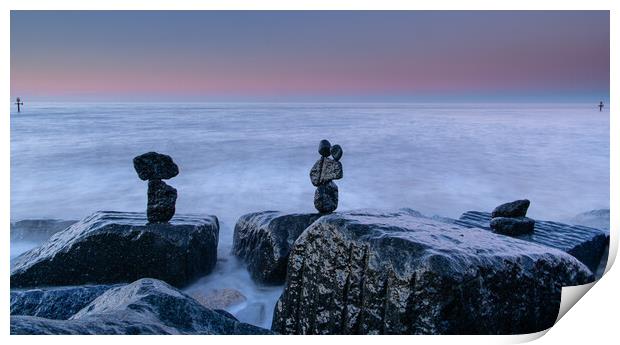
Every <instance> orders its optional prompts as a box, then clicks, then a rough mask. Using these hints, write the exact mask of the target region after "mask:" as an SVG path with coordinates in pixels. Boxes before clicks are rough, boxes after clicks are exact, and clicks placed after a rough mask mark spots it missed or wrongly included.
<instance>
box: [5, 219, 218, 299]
mask: <svg viewBox="0 0 620 345" xmlns="http://www.w3.org/2000/svg"><path fill="white" fill-rule="evenodd" d="M145 221H146V219H145V218H144V214H143V213H137V212H110V211H106V212H96V213H94V214H92V215H90V216H88V217H86V218H84V219H83V220H81V221H79V222H78V223H75V224H74V225H72V226H70V227H69V228H67V229H65V230H63V231H60V232H58V233H56V234H55V235H53V236H52V237H51V238H50V239H49V240H47V241H46V242H44V243H43V244H42V245H41V246H40V247H37V248H34V249H32V250H29V251H27V252H25V253H23V254H22V255H20V256H18V257H17V258H15V259H13V261H12V262H11V288H25V287H37V286H60V285H79V284H113V283H130V282H132V281H134V280H136V279H139V278H156V279H161V280H164V281H166V282H167V283H169V284H172V285H174V286H184V285H186V284H188V283H190V282H192V281H193V280H195V279H197V278H199V277H202V276H205V275H207V274H208V273H210V272H211V271H212V270H213V268H214V267H215V263H216V260H217V242H218V238H219V222H218V219H217V218H216V217H215V216H204V217H198V216H177V217H176V218H175V220H174V221H173V222H171V223H165V224H145Z"/></svg>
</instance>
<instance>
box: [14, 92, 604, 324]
mask: <svg viewBox="0 0 620 345" xmlns="http://www.w3.org/2000/svg"><path fill="white" fill-rule="evenodd" d="M321 139H328V140H330V141H331V142H332V144H340V145H341V146H342V147H343V150H344V155H343V158H342V159H341V161H342V164H343V168H344V178H343V179H342V180H338V181H336V183H337V184H338V186H339V196H340V202H339V207H338V210H350V209H356V208H368V207H372V208H401V207H409V208H413V209H415V210H418V211H420V212H422V213H424V214H428V215H435V214H437V215H441V216H447V217H458V216H459V215H460V214H461V213H462V212H464V211H468V210H487V211H488V210H491V209H493V208H494V207H495V206H497V205H498V204H500V203H502V202H506V201H511V200H514V199H519V198H528V199H530V200H531V202H532V204H531V206H530V209H529V212H528V215H530V216H532V217H533V218H540V219H548V220H560V221H561V220H565V219H568V218H570V217H572V216H574V215H576V214H577V213H580V212H583V211H587V210H592V209H599V208H609V111H608V110H604V111H603V112H599V111H598V109H597V108H596V104H595V103H592V104H572V103H571V104H568V103H567V104H443V105H442V104H366V103H358V104H207V103H187V104H172V103H148V104H133V103H123V104H121V103H118V104H111V103H98V104H97V103H80V104H75V103H28V104H25V106H24V109H23V111H22V112H21V113H19V114H18V113H16V112H12V113H11V219H12V220H13V221H15V220H21V219H28V218H61V219H80V218H83V217H85V216H87V215H89V214H90V213H92V212H93V211H97V210H119V211H144V209H145V206H146V189H147V183H146V182H144V181H141V180H139V179H138V177H137V175H136V173H135V171H134V169H133V165H132V159H133V157H134V156H136V155H139V154H142V153H144V152H147V151H157V152H161V153H166V154H169V155H171V156H172V157H173V159H174V160H175V162H176V163H177V164H178V165H179V168H180V173H179V175H178V176H177V177H175V178H173V179H171V180H168V181H167V183H168V184H170V185H172V186H173V187H175V188H176V189H177V190H178V200H177V213H179V214H180V213H199V214H214V215H217V216H218V218H219V219H220V222H221V230H220V244H219V258H220V259H219V262H218V266H217V268H216V272H215V273H213V274H211V275H209V276H208V277H205V278H204V279H202V280H201V281H199V282H198V283H196V285H194V286H192V287H190V288H188V290H196V289H203V290H205V291H206V290H209V289H215V288H217V289H221V288H234V289H237V290H239V291H241V292H242V293H243V294H244V295H245V296H246V297H247V301H246V302H244V303H243V304H241V305H237V306H234V308H230V310H229V311H231V312H233V313H235V315H237V316H238V317H240V318H241V319H243V320H244V321H247V322H251V323H254V324H258V325H262V326H266V327H268V326H269V325H270V323H271V316H272V311H273V306H274V304H275V300H276V299H277V297H278V296H279V294H280V291H281V287H260V286H256V285H255V284H254V283H252V281H251V280H250V279H249V275H248V274H247V272H246V271H245V269H244V268H243V265H242V264H241V263H239V262H238V261H237V260H235V259H234V258H232V257H231V256H230V248H231V243H232V231H233V228H234V224H235V221H236V220H237V219H238V218H239V216H241V215H243V214H245V213H249V212H255V211H262V210H282V211H287V212H314V211H315V210H314V206H313V196H314V190H315V188H314V187H313V186H312V184H311V183H310V179H309V170H310V168H311V167H312V165H313V164H314V162H315V161H316V160H317V159H318V158H319V154H318V153H317V146H318V143H319V141H320V140H321ZM29 246H31V244H28V245H26V244H21V243H14V244H12V249H11V256H14V255H16V254H18V253H19V252H21V251H23V250H24V249H20V248H27V247H29Z"/></svg>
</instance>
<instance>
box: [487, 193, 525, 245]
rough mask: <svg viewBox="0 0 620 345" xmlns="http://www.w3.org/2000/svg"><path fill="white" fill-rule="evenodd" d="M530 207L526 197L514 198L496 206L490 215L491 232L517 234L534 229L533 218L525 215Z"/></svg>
mask: <svg viewBox="0 0 620 345" xmlns="http://www.w3.org/2000/svg"><path fill="white" fill-rule="evenodd" d="M528 207H530V201H529V200H527V199H524V200H516V201H512V202H508V203H505V204H501V205H499V206H497V207H496V208H495V209H494V210H493V212H491V217H492V218H493V219H492V220H491V222H490V227H491V230H493V232H496V233H498V234H502V235H509V236H518V235H524V234H530V233H532V232H533V231H534V223H535V222H534V220H533V219H530V218H527V217H526V216H525V215H526V213H527V209H528Z"/></svg>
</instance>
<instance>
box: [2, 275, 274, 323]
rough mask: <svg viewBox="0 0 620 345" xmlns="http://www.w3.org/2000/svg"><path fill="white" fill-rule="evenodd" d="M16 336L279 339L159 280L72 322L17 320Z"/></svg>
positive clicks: (112, 296) (111, 292) (112, 297)
mask: <svg viewBox="0 0 620 345" xmlns="http://www.w3.org/2000/svg"><path fill="white" fill-rule="evenodd" d="M11 334H273V333H272V332H271V331H269V330H266V329H263V328H260V327H256V326H253V325H250V324H247V323H243V322H239V321H237V320H235V318H234V317H233V316H232V315H230V314H229V313H227V312H222V311H216V310H211V309H208V308H206V307H204V306H202V305H201V304H200V303H198V302H197V301H196V300H195V299H193V298H192V297H190V296H188V295H187V294H185V293H183V292H182V291H180V290H178V289H175V288H174V287H172V286H170V285H168V284H166V283H165V282H163V281H160V280H157V279H140V280H137V281H135V282H133V283H131V284H128V285H123V286H118V287H112V288H110V289H108V290H106V291H105V292H104V293H103V294H101V295H100V296H99V297H97V298H95V299H94V300H93V301H92V302H90V303H89V304H87V305H86V306H84V308H82V309H81V310H79V311H77V312H76V313H75V314H73V315H72V316H71V317H70V318H69V319H67V320H54V319H48V318H41V317H35V316H26V315H11Z"/></svg>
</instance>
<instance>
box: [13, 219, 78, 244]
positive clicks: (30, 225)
mask: <svg viewBox="0 0 620 345" xmlns="http://www.w3.org/2000/svg"><path fill="white" fill-rule="evenodd" d="M76 222H77V220H60V219H24V220H20V221H17V222H13V223H11V241H24V240H26V241H35V242H39V241H45V240H47V239H48V238H50V236H52V235H53V234H55V233H57V232H59V231H61V230H64V229H66V228H68V227H69V226H71V225H73V224H74V223H76Z"/></svg>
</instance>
